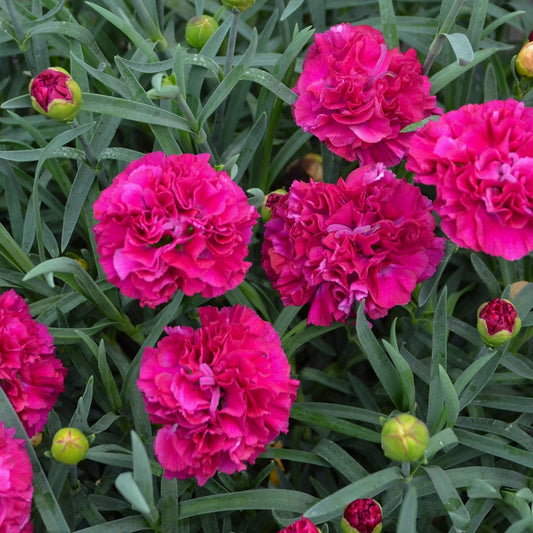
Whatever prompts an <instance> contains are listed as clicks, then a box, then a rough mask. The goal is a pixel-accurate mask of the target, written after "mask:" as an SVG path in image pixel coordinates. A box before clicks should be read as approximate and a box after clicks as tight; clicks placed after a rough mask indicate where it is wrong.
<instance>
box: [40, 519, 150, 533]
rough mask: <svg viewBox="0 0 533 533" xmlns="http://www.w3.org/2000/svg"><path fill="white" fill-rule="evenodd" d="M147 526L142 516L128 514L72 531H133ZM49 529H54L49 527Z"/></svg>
mask: <svg viewBox="0 0 533 533" xmlns="http://www.w3.org/2000/svg"><path fill="white" fill-rule="evenodd" d="M147 528H148V524H147V523H146V520H145V519H144V518H143V517H142V516H128V517H126V518H120V519H118V520H111V521H110V522H106V523H105V524H98V525H96V526H91V527H86V528H83V529H77V530H76V531H75V532H74V533H109V532H110V531H112V532H113V533H134V532H135V531H143V530H146V529H147ZM50 531H56V530H55V529H51V530H50Z"/></svg>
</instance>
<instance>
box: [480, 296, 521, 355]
mask: <svg viewBox="0 0 533 533" xmlns="http://www.w3.org/2000/svg"><path fill="white" fill-rule="evenodd" d="M521 325H522V322H521V321H520V317H519V316H518V312H517V310H516V307H515V306H514V305H513V304H512V303H511V302H510V301H509V300H503V299H500V298H496V299H495V300H491V301H490V302H486V303H484V304H482V305H481V306H480V307H479V309H478V310H477V330H478V331H479V334H480V335H481V339H482V340H483V342H484V343H485V344H486V345H487V346H491V347H493V348H495V347H496V346H501V345H502V344H505V343H506V342H507V341H509V340H511V339H512V338H513V337H514V336H515V335H516V334H517V333H518V332H519V331H520V327H521Z"/></svg>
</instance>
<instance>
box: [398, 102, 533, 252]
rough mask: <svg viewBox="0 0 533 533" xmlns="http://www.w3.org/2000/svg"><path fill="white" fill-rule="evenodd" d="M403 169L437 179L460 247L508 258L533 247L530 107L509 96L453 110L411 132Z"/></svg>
mask: <svg viewBox="0 0 533 533" xmlns="http://www.w3.org/2000/svg"><path fill="white" fill-rule="evenodd" d="M406 168H407V169H408V170H411V171H413V172H414V173H415V180H416V181H419V182H422V183H426V184H428V185H435V187H436V190H437V197H436V200H435V202H434V204H433V205H434V208H435V211H436V212H437V213H438V214H439V215H440V217H441V219H442V222H441V227H442V230H443V231H444V232H445V233H446V234H447V235H448V236H449V237H450V239H451V240H452V241H454V242H455V243H456V244H458V245H459V246H462V247H464V248H470V249H471V250H474V251H476V252H479V251H482V252H485V253H487V254H490V255H494V256H501V257H503V258H505V259H508V260H511V261H512V260H515V259H520V258H521V257H523V256H525V255H527V254H528V253H529V252H531V251H532V250H533V109H531V108H529V107H525V106H524V104H523V103H522V102H517V101H516V100H511V99H509V100H505V101H501V100H495V101H491V102H486V103H484V104H467V105H465V106H463V107H461V108H459V109H457V110H455V111H450V112H448V113H446V114H444V115H442V117H440V118H439V120H438V121H437V122H429V123H428V124H426V125H425V126H424V127H423V128H421V129H420V130H419V131H418V132H417V134H416V135H415V137H413V140H412V141H411V147H410V150H409V157H408V160H407V165H406Z"/></svg>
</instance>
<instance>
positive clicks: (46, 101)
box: [29, 67, 82, 122]
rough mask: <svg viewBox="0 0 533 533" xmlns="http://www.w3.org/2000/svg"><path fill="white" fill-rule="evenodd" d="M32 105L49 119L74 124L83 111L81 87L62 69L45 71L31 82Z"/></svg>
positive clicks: (52, 68) (55, 68)
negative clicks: (81, 110)
mask: <svg viewBox="0 0 533 533" xmlns="http://www.w3.org/2000/svg"><path fill="white" fill-rule="evenodd" d="M29 91H30V96H31V103H32V106H33V108H34V109H35V111H37V112H39V113H41V114H43V115H46V116H47V117H50V118H53V119H55V120H60V121H64V122H72V121H73V120H74V118H75V117H76V115H77V114H78V112H79V110H80V109H81V104H82V98H81V89H80V86H79V85H78V84H77V83H76V82H75V81H74V80H73V79H72V77H71V76H70V74H69V73H68V72H67V71H66V70H65V69H62V68H61V67H50V68H47V69H46V70H43V71H42V72H41V73H40V74H39V75H37V76H35V78H33V79H32V80H31V81H30V85H29Z"/></svg>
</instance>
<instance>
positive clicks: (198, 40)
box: [185, 15, 218, 50]
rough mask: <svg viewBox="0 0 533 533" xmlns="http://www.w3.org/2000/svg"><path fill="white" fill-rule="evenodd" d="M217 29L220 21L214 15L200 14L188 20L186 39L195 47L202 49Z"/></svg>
mask: <svg viewBox="0 0 533 533" xmlns="http://www.w3.org/2000/svg"><path fill="white" fill-rule="evenodd" d="M217 29H218V22H217V21H216V20H215V19H214V18H213V17H210V16H209V15H199V16H197V17H193V18H192V19H191V20H189V22H187V25H186V26H185V39H186V41H187V42H188V43H189V44H190V45H191V46H192V47H193V48H196V49H197V50H200V48H202V47H203V46H204V44H205V43H206V42H207V41H209V39H210V37H211V35H213V33H215V32H216V31H217Z"/></svg>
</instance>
